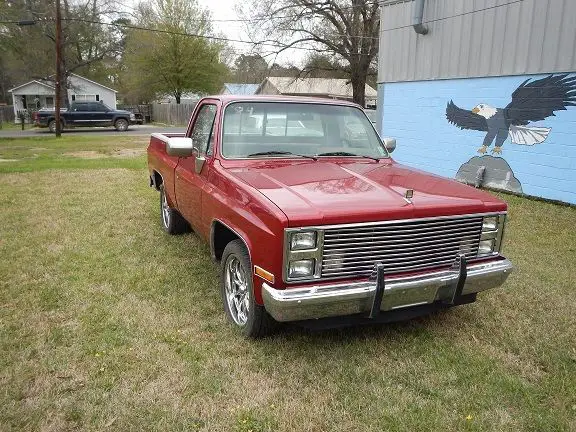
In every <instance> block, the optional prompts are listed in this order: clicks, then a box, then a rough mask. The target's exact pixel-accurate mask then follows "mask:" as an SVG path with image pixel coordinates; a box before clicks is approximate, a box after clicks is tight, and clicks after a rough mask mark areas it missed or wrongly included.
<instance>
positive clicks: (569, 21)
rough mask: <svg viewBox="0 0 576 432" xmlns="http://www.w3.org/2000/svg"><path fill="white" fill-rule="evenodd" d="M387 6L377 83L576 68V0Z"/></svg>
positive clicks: (448, 0)
mask: <svg viewBox="0 0 576 432" xmlns="http://www.w3.org/2000/svg"><path fill="white" fill-rule="evenodd" d="M413 3H414V2H413V1H402V2H386V1H384V3H383V5H382V14H381V30H380V57H379V62H378V64H379V71H378V81H379V82H395V81H418V80H427V79H444V78H463V77H481V76H497V75H522V74H536V73H548V72H570V71H575V70H576V0H523V1H520V2H518V1H517V0H426V4H425V7H424V21H425V23H426V24H427V26H428V28H429V30H430V31H429V33H428V34H427V35H418V34H416V32H415V31H414V30H413V29H412V27H411V18H412V7H413Z"/></svg>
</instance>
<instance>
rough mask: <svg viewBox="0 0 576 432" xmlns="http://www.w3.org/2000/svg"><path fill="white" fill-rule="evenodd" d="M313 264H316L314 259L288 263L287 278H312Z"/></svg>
mask: <svg viewBox="0 0 576 432" xmlns="http://www.w3.org/2000/svg"><path fill="white" fill-rule="evenodd" d="M315 264H316V262H315V260H314V259H304V260H298V261H290V264H289V266H288V277H289V278H302V277H309V276H312V275H313V274H314V267H315Z"/></svg>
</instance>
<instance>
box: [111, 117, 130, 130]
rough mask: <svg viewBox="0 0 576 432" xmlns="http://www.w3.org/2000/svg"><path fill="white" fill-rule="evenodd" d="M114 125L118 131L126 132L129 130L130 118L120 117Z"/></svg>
mask: <svg viewBox="0 0 576 432" xmlns="http://www.w3.org/2000/svg"><path fill="white" fill-rule="evenodd" d="M114 127H115V128H116V130H117V131H118V132H126V131H127V130H128V120H126V119H118V120H116V121H115V122H114Z"/></svg>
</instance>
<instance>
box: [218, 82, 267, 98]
mask: <svg viewBox="0 0 576 432" xmlns="http://www.w3.org/2000/svg"><path fill="white" fill-rule="evenodd" d="M258 86H259V84H235V83H224V87H222V90H221V91H220V94H224V95H245V96H249V95H253V94H256V90H258Z"/></svg>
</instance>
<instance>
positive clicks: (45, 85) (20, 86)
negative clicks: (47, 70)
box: [8, 80, 54, 92]
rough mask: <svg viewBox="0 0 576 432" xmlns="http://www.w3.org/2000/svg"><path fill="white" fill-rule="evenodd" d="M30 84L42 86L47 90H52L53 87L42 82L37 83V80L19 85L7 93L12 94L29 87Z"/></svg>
mask: <svg viewBox="0 0 576 432" xmlns="http://www.w3.org/2000/svg"><path fill="white" fill-rule="evenodd" d="M32 83H36V84H40V85H42V86H44V87H48V88H49V89H51V90H54V87H53V86H51V85H49V84H46V83H43V82H42V81H38V80H32V81H28V82H27V83H24V84H21V85H19V86H17V87H14V88H11V89H10V90H8V91H9V92H13V91H14V90H18V89H19V88H22V87H26V86H27V85H30V84H32Z"/></svg>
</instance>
